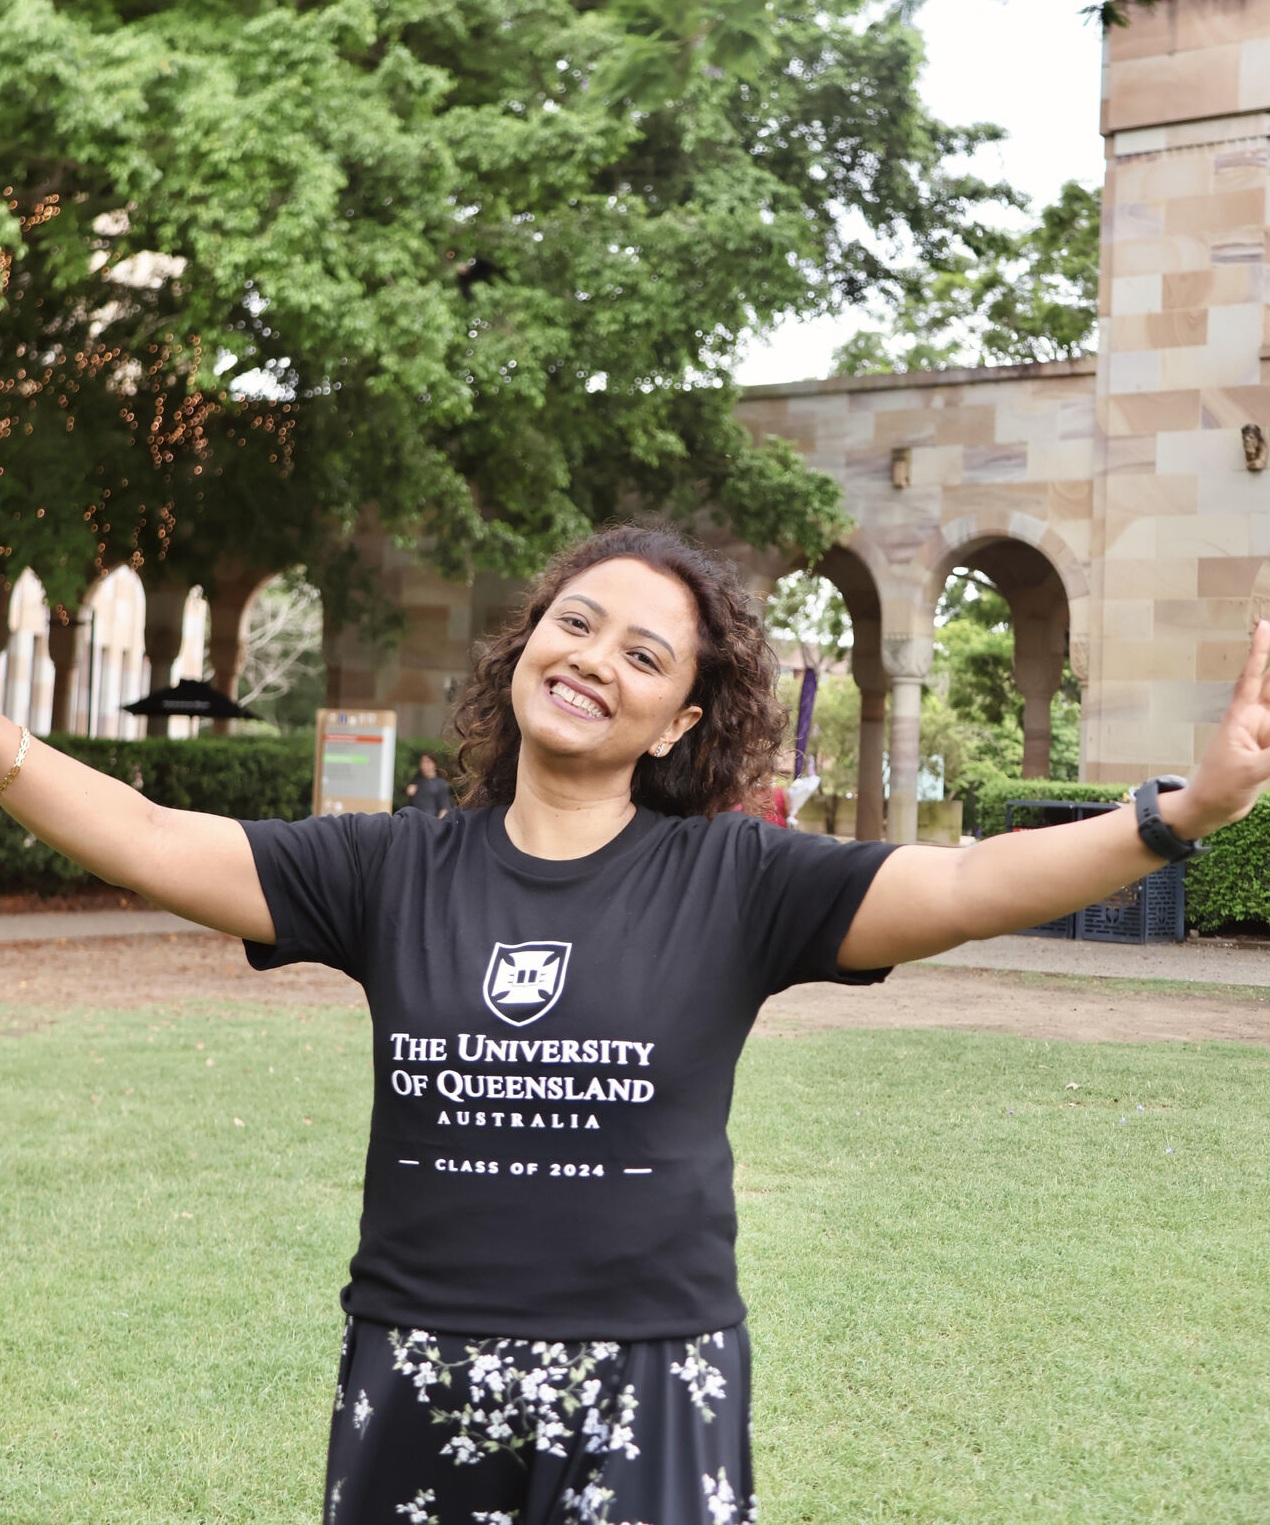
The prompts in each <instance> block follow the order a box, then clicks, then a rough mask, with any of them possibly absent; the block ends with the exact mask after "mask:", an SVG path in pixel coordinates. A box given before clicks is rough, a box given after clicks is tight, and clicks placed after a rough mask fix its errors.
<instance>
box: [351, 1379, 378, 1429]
mask: <svg viewBox="0 0 1270 1525" xmlns="http://www.w3.org/2000/svg"><path fill="white" fill-rule="evenodd" d="M374 1412H375V1410H374V1409H373V1408H372V1407H371V1404H370V1399H369V1398H368V1397H367V1396H366V1389H365V1388H362V1390H361V1392H360V1393H358V1395H357V1402H356V1403H355V1404H354V1405H353V1428H354V1429H355V1430H356V1431H357V1433H358V1434H359V1435H364V1434H365V1433H366V1426H367V1425H368V1424H369V1423H370V1416H371V1415H372V1414H373V1413H374Z"/></svg>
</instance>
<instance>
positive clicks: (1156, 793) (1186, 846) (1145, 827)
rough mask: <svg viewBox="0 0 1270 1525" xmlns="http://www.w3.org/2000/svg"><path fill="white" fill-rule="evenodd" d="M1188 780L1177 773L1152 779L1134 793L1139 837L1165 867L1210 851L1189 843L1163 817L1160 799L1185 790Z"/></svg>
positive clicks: (1200, 842) (1202, 845) (1197, 844)
mask: <svg viewBox="0 0 1270 1525" xmlns="http://www.w3.org/2000/svg"><path fill="white" fill-rule="evenodd" d="M1185 788H1186V780H1185V779H1184V778H1178V776H1177V775H1176V774H1175V773H1165V774H1163V775H1162V776H1161V777H1160V778H1149V779H1147V781H1146V783H1145V784H1139V785H1138V787H1137V788H1136V789H1135V790H1134V791H1133V805H1134V809H1135V810H1136V811H1137V812H1138V835H1139V836H1140V837H1141V838H1142V840H1143V842H1144V843H1145V845H1146V846H1147V847H1148V848H1150V850H1151V851H1152V852H1153V853H1154V854H1155V855H1156V857H1157V858H1163V859H1164V861H1165V862H1166V863H1185V862H1186V860H1187V859H1188V858H1197V857H1198V856H1199V855H1200V853H1206V852H1207V851H1208V847H1207V845H1206V844H1205V843H1204V842H1203V841H1199V840H1197V841H1194V842H1188V841H1187V840H1186V839H1185V838H1184V837H1179V836H1178V834H1177V832H1175V831H1174V830H1173V828H1172V827H1171V826H1170V825H1169V823H1168V822H1167V821H1166V820H1165V819H1164V817H1163V816H1162V815H1161V814H1160V809H1159V798H1160V795H1161V794H1169V793H1171V792H1172V790H1174V789H1185Z"/></svg>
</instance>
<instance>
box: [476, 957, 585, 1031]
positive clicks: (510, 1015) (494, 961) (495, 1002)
mask: <svg viewBox="0 0 1270 1525" xmlns="http://www.w3.org/2000/svg"><path fill="white" fill-rule="evenodd" d="M572 947H573V944H572V943H550V942H547V943H495V944H494V952H493V953H492V954H491V955H490V961H489V968H488V969H487V970H486V971H485V987H484V989H483V990H482V992H481V993H482V994H483V995H484V997H485V1004H486V1006H488V1007H489V1009H490V1010H491V1011H492V1012H493V1013H494V1015H495V1016H496V1017H501V1018H502V1019H503V1021H504V1022H510V1023H511V1024H512V1026H513V1027H525V1026H527V1025H528V1024H529V1023H530V1022H536V1021H537V1020H538V1018H539V1017H543V1016H546V1014H547V1013H548V1012H549V1011H550V1010H551V1008H552V1007H553V1006H554V1005H555V1004H556V1002H557V1001H558V1000H559V999H560V992H561V991H562V990H563V989H564V976H565V970H566V969H568V967H569V953H570V950H571V949H572Z"/></svg>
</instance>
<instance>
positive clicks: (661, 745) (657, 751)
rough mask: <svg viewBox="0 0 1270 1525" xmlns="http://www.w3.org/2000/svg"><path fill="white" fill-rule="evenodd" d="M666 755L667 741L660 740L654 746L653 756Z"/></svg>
mask: <svg viewBox="0 0 1270 1525" xmlns="http://www.w3.org/2000/svg"><path fill="white" fill-rule="evenodd" d="M665 755H666V743H665V742H664V741H659V742H658V743H657V745H656V746H655V747H654V748H653V756H654V757H665Z"/></svg>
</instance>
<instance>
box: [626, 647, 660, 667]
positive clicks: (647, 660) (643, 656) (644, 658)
mask: <svg viewBox="0 0 1270 1525" xmlns="http://www.w3.org/2000/svg"><path fill="white" fill-rule="evenodd" d="M631 657H632V660H634V661H635V662H638V663H639V665H640V666H641V667H647V668H649V669H650V671H656V669H657V659H656V658H655V657H654V656H652V655H651V654H650V653H649V652H647V651H632V652H631Z"/></svg>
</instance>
